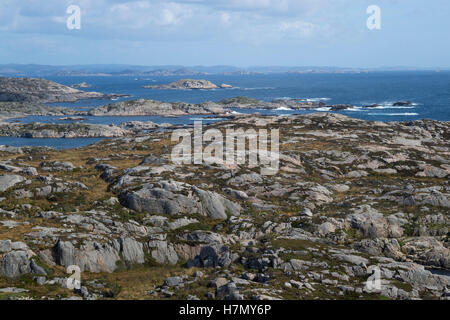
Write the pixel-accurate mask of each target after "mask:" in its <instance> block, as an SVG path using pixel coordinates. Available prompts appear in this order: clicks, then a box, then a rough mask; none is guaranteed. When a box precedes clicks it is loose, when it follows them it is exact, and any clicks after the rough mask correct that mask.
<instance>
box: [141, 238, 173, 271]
mask: <svg viewBox="0 0 450 320" xmlns="http://www.w3.org/2000/svg"><path fill="white" fill-rule="evenodd" d="M148 246H149V247H150V250H151V256H152V257H153V258H154V259H155V260H156V262H157V263H159V264H171V265H175V264H177V262H178V255H177V253H176V251H175V249H174V247H173V245H172V244H170V243H168V242H167V241H163V240H152V241H149V243H148Z"/></svg>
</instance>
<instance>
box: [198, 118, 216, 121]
mask: <svg viewBox="0 0 450 320" xmlns="http://www.w3.org/2000/svg"><path fill="white" fill-rule="evenodd" d="M189 120H191V121H222V120H225V119H224V118H189Z"/></svg>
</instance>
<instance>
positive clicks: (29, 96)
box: [0, 77, 124, 103]
mask: <svg viewBox="0 0 450 320" xmlns="http://www.w3.org/2000/svg"><path fill="white" fill-rule="evenodd" d="M119 96H124V95H117V94H103V93H100V92H85V91H81V90H78V89H75V88H72V87H68V86H64V85H62V84H59V83H56V82H53V81H50V80H45V79H35V78H4V77H0V101H8V102H33V103H50V102H75V101H78V100H82V99H111V98H115V97H119Z"/></svg>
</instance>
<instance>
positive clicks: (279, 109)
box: [275, 107, 292, 111]
mask: <svg viewBox="0 0 450 320" xmlns="http://www.w3.org/2000/svg"><path fill="white" fill-rule="evenodd" d="M275 110H277V111H292V109H291V108H288V107H279V108H276V109H275Z"/></svg>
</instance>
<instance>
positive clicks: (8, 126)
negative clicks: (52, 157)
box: [0, 122, 133, 139]
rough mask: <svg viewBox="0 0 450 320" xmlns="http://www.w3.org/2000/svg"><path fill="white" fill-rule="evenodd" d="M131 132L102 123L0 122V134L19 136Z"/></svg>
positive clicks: (98, 135) (92, 135)
mask: <svg viewBox="0 0 450 320" xmlns="http://www.w3.org/2000/svg"><path fill="white" fill-rule="evenodd" d="M131 134H133V133H132V132H131V131H128V130H125V129H122V128H120V127H116V126H113V125H102V124H82V123H67V124H48V123H39V122H35V123H31V124H21V123H0V136H4V137H21V138H66V139H70V138H103V137H104V138H112V137H124V136H127V135H131Z"/></svg>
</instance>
